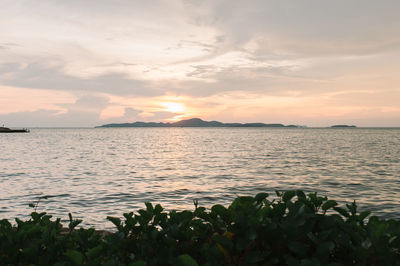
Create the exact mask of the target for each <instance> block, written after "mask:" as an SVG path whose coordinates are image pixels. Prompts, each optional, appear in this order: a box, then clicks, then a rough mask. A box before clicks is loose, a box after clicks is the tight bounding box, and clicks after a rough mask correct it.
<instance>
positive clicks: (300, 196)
mask: <svg viewBox="0 0 400 266" xmlns="http://www.w3.org/2000/svg"><path fill="white" fill-rule="evenodd" d="M296 195H297V197H298V198H303V199H305V198H306V194H304V192H303V191H301V190H297V191H296Z"/></svg>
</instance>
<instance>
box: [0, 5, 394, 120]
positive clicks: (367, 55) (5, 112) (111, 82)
mask: <svg viewBox="0 0 400 266" xmlns="http://www.w3.org/2000/svg"><path fill="white" fill-rule="evenodd" d="M399 10H400V1H398V0H393V1H389V0H380V1H372V0H351V1H349V0H335V1H320V0H313V1H311V0H304V1H285V0H282V1H275V0H271V1H268V0H258V1H257V0H249V1H244V0H243V1H241V0H236V1H232V0H210V1H207V0H205V1H196V0H165V1H157V0H148V1H139V0H137V1H134V0H113V1H111V0H108V1H106V0H85V1H82V0H69V1H64V0H41V1H35V0H27V1H23V0H1V1H0V124H5V125H6V126H14V127H82V126H85V127H93V126H98V125H102V124H106V123H120V122H134V121H164V122H166V121H176V120H180V119H186V118H192V117H199V118H202V119H204V120H207V121H210V120H218V121H222V122H264V123H283V124H296V125H307V126H330V125H332V124H352V125H353V124H354V125H357V126H377V127H379V126H388V127H399V126H400V16H399Z"/></svg>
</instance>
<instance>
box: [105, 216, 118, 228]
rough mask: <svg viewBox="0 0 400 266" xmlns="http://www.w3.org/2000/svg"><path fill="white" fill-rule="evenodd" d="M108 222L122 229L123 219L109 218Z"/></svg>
mask: <svg viewBox="0 0 400 266" xmlns="http://www.w3.org/2000/svg"><path fill="white" fill-rule="evenodd" d="M107 220H109V221H110V222H112V223H113V224H114V225H115V226H116V227H120V225H121V219H119V218H117V217H112V216H107Z"/></svg>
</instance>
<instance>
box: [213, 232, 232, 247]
mask: <svg viewBox="0 0 400 266" xmlns="http://www.w3.org/2000/svg"><path fill="white" fill-rule="evenodd" d="M213 240H214V241H215V242H216V243H218V244H220V245H221V246H223V247H224V248H226V249H228V250H231V249H232V248H233V243H232V240H230V239H229V238H226V237H223V236H220V235H215V236H214V237H213Z"/></svg>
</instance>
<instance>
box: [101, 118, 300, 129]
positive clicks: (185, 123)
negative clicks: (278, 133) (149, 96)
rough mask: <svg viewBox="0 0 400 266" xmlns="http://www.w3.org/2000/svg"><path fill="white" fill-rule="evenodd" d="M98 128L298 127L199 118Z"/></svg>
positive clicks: (118, 124)
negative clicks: (224, 121) (223, 121)
mask: <svg viewBox="0 0 400 266" xmlns="http://www.w3.org/2000/svg"><path fill="white" fill-rule="evenodd" d="M99 127H290V128H297V127H300V126H295V125H289V126H285V125H283V124H264V123H244V124H242V123H222V122H218V121H204V120H202V119H200V118H191V119H186V120H181V121H178V122H173V123H163V122H158V123H157V122H134V123H115V124H106V125H102V126H98V127H97V128H99Z"/></svg>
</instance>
